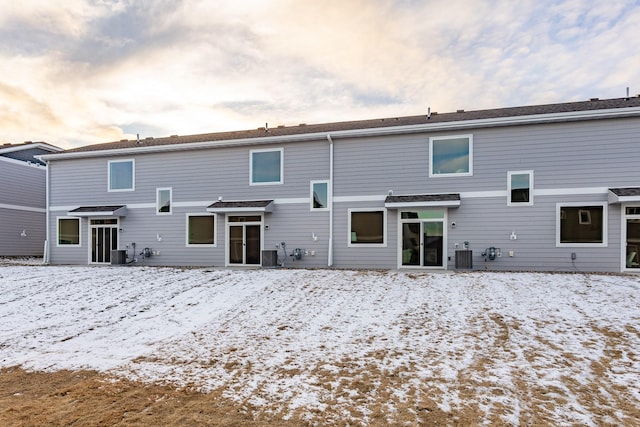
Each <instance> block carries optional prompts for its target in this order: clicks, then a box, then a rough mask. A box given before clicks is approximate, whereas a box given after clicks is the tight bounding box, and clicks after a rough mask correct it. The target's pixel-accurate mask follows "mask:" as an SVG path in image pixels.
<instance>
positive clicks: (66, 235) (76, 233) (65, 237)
mask: <svg viewBox="0 0 640 427" xmlns="http://www.w3.org/2000/svg"><path fill="white" fill-rule="evenodd" d="M58 246H80V218H58Z"/></svg>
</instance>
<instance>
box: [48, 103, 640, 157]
mask: <svg viewBox="0 0 640 427" xmlns="http://www.w3.org/2000/svg"><path fill="white" fill-rule="evenodd" d="M634 116H640V107H625V108H610V109H605V110H589V111H571V112H564V113H552V114H532V115H526V116H510V117H495V118H491V119H476V120H460V121H451V122H444V123H424V124H418V125H406V126H388V127H379V128H364V129H352V130H342V131H326V132H314V133H301V134H296V135H285V136H266V137H259V138H242V139H229V140H223V141H210V142H192V143H184V144H167V145H151V146H145V145H143V144H144V142H142V143H141V145H140V146H136V147H129V148H121V149H112V150H98V151H79V152H72V153H58V154H43V155H41V156H38V158H39V159H42V160H62V159H75V158H83V157H105V156H116V155H118V156H119V155H125V154H132V153H156V152H170V151H182V150H198V149H206V148H218V147H233V146H238V145H257V144H282V143H286V142H299V141H310V140H325V139H326V136H327V134H330V135H331V137H332V138H334V139H335V138H355V137H365V136H385V135H401V134H407V133H418V132H427V131H432V132H435V131H451V130H461V129H475V128H486V127H499V126H513V125H527V124H538V123H553V122H567V121H577V120H594V119H607V118H617V117H634ZM425 120H427V119H425Z"/></svg>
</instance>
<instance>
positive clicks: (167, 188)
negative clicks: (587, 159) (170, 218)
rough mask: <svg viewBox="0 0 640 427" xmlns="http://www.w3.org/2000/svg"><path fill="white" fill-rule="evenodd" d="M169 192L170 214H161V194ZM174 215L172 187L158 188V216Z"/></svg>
mask: <svg viewBox="0 0 640 427" xmlns="http://www.w3.org/2000/svg"><path fill="white" fill-rule="evenodd" d="M161 191H168V192H169V212H160V208H161V206H160V192H161ZM171 214H173V189H172V187H161V188H156V215H171Z"/></svg>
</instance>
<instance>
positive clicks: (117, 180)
mask: <svg viewBox="0 0 640 427" xmlns="http://www.w3.org/2000/svg"><path fill="white" fill-rule="evenodd" d="M134 177H135V165H134V161H133V160H110V161H109V191H132V190H134Z"/></svg>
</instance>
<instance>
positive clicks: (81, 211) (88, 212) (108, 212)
mask: <svg viewBox="0 0 640 427" xmlns="http://www.w3.org/2000/svg"><path fill="white" fill-rule="evenodd" d="M67 215H69V216H80V217H88V216H126V215H127V206H126V205H118V206H80V207H79V208H76V209H74V210H72V211H69V212H67Z"/></svg>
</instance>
